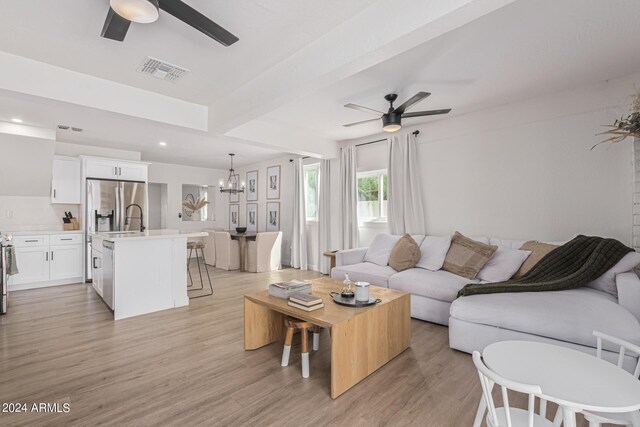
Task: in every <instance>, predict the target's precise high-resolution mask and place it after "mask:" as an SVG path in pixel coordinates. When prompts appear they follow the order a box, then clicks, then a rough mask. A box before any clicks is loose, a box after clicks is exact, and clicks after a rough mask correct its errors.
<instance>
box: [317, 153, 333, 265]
mask: <svg viewBox="0 0 640 427" xmlns="http://www.w3.org/2000/svg"><path fill="white" fill-rule="evenodd" d="M330 167H331V162H330V161H329V160H325V159H322V160H320V181H319V190H320V192H319V194H318V260H317V264H316V265H318V267H319V268H320V272H321V273H322V274H329V269H330V267H329V260H328V259H327V257H325V256H324V255H323V254H324V253H325V252H327V251H328V250H329V239H330V238H331V204H330V201H329V200H330V194H331V169H330Z"/></svg>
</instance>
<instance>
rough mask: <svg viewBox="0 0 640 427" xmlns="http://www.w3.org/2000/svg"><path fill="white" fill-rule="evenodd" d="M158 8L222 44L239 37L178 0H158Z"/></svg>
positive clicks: (230, 43)
mask: <svg viewBox="0 0 640 427" xmlns="http://www.w3.org/2000/svg"><path fill="white" fill-rule="evenodd" d="M159 6H160V9H162V10H164V11H165V12H167V13H168V14H170V15H173V16H175V17H176V18H178V19H179V20H181V21H182V22H184V23H185V24H189V25H191V26H192V27H193V28H195V29H196V30H198V31H201V32H203V33H204V34H206V35H208V36H209V37H211V38H212V39H214V40H216V41H217V42H218V43H220V44H222V45H224V46H231V45H232V44H234V43H235V42H237V41H238V40H239V39H238V37H236V36H234V35H233V34H231V33H230V32H229V31H227V30H225V29H224V28H222V27H221V26H220V25H218V24H216V23H215V22H213V21H212V20H211V19H209V18H207V17H206V16H204V15H203V14H201V13H200V12H198V11H197V10H195V9H194V8H192V7H191V6H189V5H187V4H185V3H183V2H181V1H180V0H160V2H159Z"/></svg>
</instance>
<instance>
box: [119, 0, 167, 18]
mask: <svg viewBox="0 0 640 427" xmlns="http://www.w3.org/2000/svg"><path fill="white" fill-rule="evenodd" d="M109 5H110V6H111V9H113V10H114V11H115V12H116V13H117V14H118V15H120V16H121V17H123V18H124V19H126V20H129V21H132V22H138V23H140V24H150V23H152V22H156V21H157V20H158V17H159V16H160V11H159V5H158V0H110V1H109Z"/></svg>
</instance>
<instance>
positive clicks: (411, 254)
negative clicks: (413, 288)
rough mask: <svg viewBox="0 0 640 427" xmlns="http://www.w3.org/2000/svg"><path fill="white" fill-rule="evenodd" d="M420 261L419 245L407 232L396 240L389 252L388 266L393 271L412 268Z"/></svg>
mask: <svg viewBox="0 0 640 427" xmlns="http://www.w3.org/2000/svg"><path fill="white" fill-rule="evenodd" d="M418 261H420V246H418V244H417V243H416V241H415V240H413V237H411V236H410V235H409V234H405V235H404V236H402V237H401V238H400V240H398V241H397V242H396V244H395V246H394V247H393V249H391V254H389V266H390V267H391V268H393V269H394V270H395V271H404V270H408V269H410V268H414V267H415V266H416V264H417V263H418Z"/></svg>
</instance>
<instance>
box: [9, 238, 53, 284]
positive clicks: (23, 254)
mask: <svg viewBox="0 0 640 427" xmlns="http://www.w3.org/2000/svg"><path fill="white" fill-rule="evenodd" d="M15 251H16V262H17V265H18V274H16V275H14V276H11V278H10V280H11V282H10V284H11V285H22V284H25V283H39V282H46V281H47V280H49V246H24V247H16V248H15Z"/></svg>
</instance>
